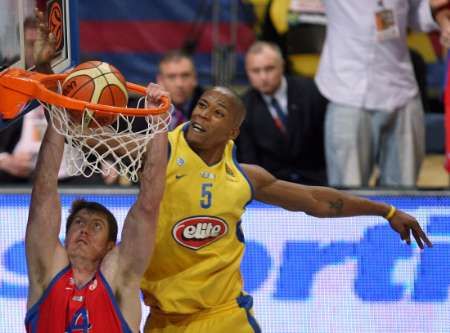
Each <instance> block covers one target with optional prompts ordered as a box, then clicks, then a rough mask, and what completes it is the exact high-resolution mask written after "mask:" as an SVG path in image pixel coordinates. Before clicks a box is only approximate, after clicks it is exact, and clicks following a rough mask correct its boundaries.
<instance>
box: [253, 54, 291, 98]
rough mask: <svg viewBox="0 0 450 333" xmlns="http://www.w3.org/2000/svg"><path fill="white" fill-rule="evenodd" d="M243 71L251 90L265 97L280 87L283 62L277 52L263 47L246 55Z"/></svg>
mask: <svg viewBox="0 0 450 333" xmlns="http://www.w3.org/2000/svg"><path fill="white" fill-rule="evenodd" d="M245 70H246V72H247V76H248V79H249V80H250V84H251V86H252V87H253V88H255V89H256V90H258V91H259V92H261V93H263V94H265V95H273V94H274V93H275V92H276V90H277V89H278V88H279V87H280V85H281V80H282V78H283V72H284V61H283V59H282V58H281V56H280V54H279V53H278V52H276V51H275V50H273V49H272V48H271V47H268V46H265V47H262V48H261V49H260V50H258V51H255V52H249V53H247V56H246V58H245Z"/></svg>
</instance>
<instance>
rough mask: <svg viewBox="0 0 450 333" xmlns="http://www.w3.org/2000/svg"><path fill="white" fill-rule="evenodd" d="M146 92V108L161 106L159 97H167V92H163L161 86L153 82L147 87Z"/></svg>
mask: <svg viewBox="0 0 450 333" xmlns="http://www.w3.org/2000/svg"><path fill="white" fill-rule="evenodd" d="M146 92H147V104H146V107H158V106H160V105H161V97H163V96H165V97H169V92H168V91H167V90H165V89H164V88H163V87H162V86H161V85H159V84H156V83H153V82H152V83H150V84H149V85H148V86H147V89H146Z"/></svg>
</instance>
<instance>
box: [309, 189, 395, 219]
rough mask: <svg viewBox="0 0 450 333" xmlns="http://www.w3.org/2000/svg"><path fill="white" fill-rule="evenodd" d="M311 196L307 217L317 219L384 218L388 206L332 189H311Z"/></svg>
mask: <svg viewBox="0 0 450 333" xmlns="http://www.w3.org/2000/svg"><path fill="white" fill-rule="evenodd" d="M311 189H312V190H311V196H312V198H313V200H314V202H315V204H313V205H312V207H311V209H310V211H308V212H306V213H308V214H309V215H313V216H317V217H346V216H358V215H373V216H386V215H387V213H388V212H389V208H390V206H389V205H388V204H385V203H380V202H375V201H371V200H368V199H365V198H361V197H358V196H354V195H351V194H348V193H345V192H342V191H337V190H335V189H332V188H324V187H313V188H311Z"/></svg>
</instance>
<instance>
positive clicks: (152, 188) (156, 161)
mask: <svg viewBox="0 0 450 333" xmlns="http://www.w3.org/2000/svg"><path fill="white" fill-rule="evenodd" d="M167 150H168V142H167V133H161V134H157V135H156V136H155V137H154V138H153V140H152V141H151V142H150V143H149V144H148V145H147V152H146V159H145V162H144V166H143V170H142V173H141V175H140V190H139V195H138V201H142V202H144V203H145V204H146V206H149V205H150V204H151V203H157V205H158V206H159V202H160V201H161V199H162V196H163V193H164V185H165V177H166V166H167V154H168V151H167Z"/></svg>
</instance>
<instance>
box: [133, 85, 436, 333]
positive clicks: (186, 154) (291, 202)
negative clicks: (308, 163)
mask: <svg viewBox="0 0 450 333" xmlns="http://www.w3.org/2000/svg"><path fill="white" fill-rule="evenodd" d="M150 94H152V93H151V92H150ZM244 117H245V109H244V107H243V104H242V102H241V101H240V99H239V98H238V97H237V96H236V95H235V94H234V93H233V92H232V91H230V90H228V89H227V88H223V87H216V88H213V89H210V90H208V91H206V92H205V93H204V94H203V96H202V97H201V98H200V100H199V102H198V104H197V106H196V107H195V109H194V111H193V114H192V118H191V122H188V123H186V124H184V125H180V126H179V127H178V128H177V129H175V130H174V131H172V132H171V133H169V162H168V166H167V172H166V184H165V191H164V196H163V199H162V201H161V205H160V216H159V221H158V229H157V235H156V243H155V248H154V252H153V256H152V259H151V262H150V265H149V267H148V268H147V270H146V272H145V274H144V278H143V279H142V282H141V289H142V291H143V294H144V300H145V303H146V304H147V305H149V306H150V307H151V315H150V316H149V317H148V318H147V321H146V325H145V332H147V333H148V332H151V333H178V332H180V333H181V332H184V333H210V332H214V333H222V332H226V333H229V332H233V333H244V332H260V328H259V326H258V324H257V322H256V320H255V319H254V317H253V314H252V310H251V308H252V298H251V296H249V295H247V294H245V291H244V286H243V284H242V279H241V274H240V263H241V259H242V255H243V251H244V241H243V240H244V237H243V234H242V230H241V226H240V223H241V222H240V221H241V217H242V214H243V213H244V211H245V206H246V205H247V204H248V203H249V202H250V201H251V200H252V199H257V200H260V201H262V202H266V203H269V204H272V205H277V206H280V207H283V208H285V209H288V210H292V211H302V212H305V213H307V214H309V215H312V216H316V217H346V216H358V215H375V216H380V217H384V218H386V219H387V220H388V221H389V223H390V225H391V227H392V228H393V229H394V230H395V231H396V232H398V233H399V234H400V238H401V239H402V240H404V241H405V242H406V243H407V244H410V243H411V234H412V235H413V237H414V238H415V240H416V242H417V244H418V245H419V247H420V248H423V247H424V243H425V244H426V245H427V246H429V247H431V246H432V244H431V242H430V241H429V240H428V238H427V236H426V235H425V233H424V232H423V231H422V229H421V227H420V225H419V224H418V222H417V221H416V219H414V218H413V217H412V216H409V215H408V214H406V213H404V212H402V211H399V210H396V209H395V207H393V206H390V205H387V204H384V203H377V202H374V201H370V200H367V199H364V198H359V197H356V196H353V195H350V194H347V193H344V192H340V191H336V190H334V189H331V188H325V187H310V186H302V185H299V184H293V183H289V182H285V181H281V180H278V179H276V178H275V177H273V176H272V175H271V174H270V173H268V172H267V171H266V170H264V169H263V168H261V167H258V166H255V165H244V164H243V165H239V164H238V163H237V161H236V160H235V159H234V154H233V150H234V143H233V140H234V139H235V138H236V137H237V136H238V134H239V126H240V125H241V123H242V120H243V119H244ZM150 172H151V171H150ZM150 204H151V203H150Z"/></svg>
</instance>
